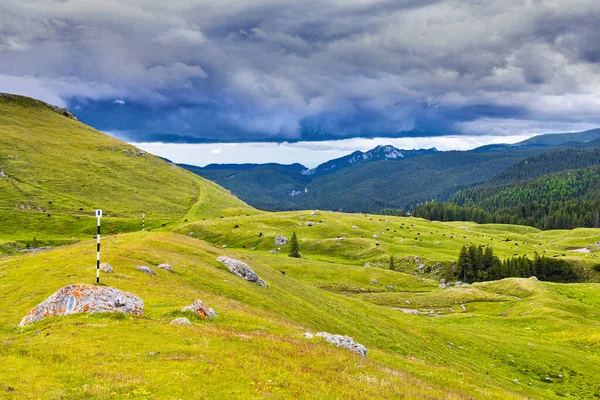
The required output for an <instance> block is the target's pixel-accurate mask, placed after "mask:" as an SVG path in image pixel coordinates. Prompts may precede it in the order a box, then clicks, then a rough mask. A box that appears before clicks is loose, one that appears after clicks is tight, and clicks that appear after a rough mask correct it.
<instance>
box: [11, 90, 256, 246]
mask: <svg viewBox="0 0 600 400" xmlns="http://www.w3.org/2000/svg"><path fill="white" fill-rule="evenodd" d="M0 171H2V172H1V174H0V192H1V193H2V196H1V197H0V242H1V241H2V240H5V238H7V237H10V240H11V241H15V240H17V241H27V242H30V241H31V240H32V239H33V237H34V236H35V237H37V239H38V240H39V241H41V242H44V241H46V240H50V239H58V238H61V239H69V240H70V239H71V238H72V237H81V236H85V237H88V235H90V234H93V233H94V232H95V219H94V218H93V215H94V210H95V209H97V208H101V209H103V210H104V215H105V218H104V232H106V233H117V232H126V231H131V230H139V229H141V214H142V213H145V214H146V219H147V226H148V227H150V228H152V227H157V226H160V225H162V224H165V223H170V222H173V221H176V220H179V219H189V220H193V219H198V218H206V217H211V216H221V215H231V214H237V213H247V212H253V211H252V209H251V208H250V207H248V206H247V205H246V204H244V203H243V202H241V201H239V200H238V199H237V198H235V197H233V196H232V195H230V194H229V193H227V192H226V191H225V190H223V189H222V188H220V187H218V186H217V185H215V184H214V183H212V182H209V181H206V180H204V179H202V178H200V177H198V176H196V175H194V174H191V173H189V172H187V171H185V170H183V169H181V168H179V167H176V166H174V165H172V164H169V163H167V162H165V161H163V160H162V159H160V158H159V157H156V156H153V155H151V154H147V153H145V152H143V151H141V150H139V149H137V148H135V147H133V146H130V145H128V144H127V143H124V142H121V141H119V140H117V139H114V138H112V137H110V136H108V135H105V134H103V133H101V132H98V131H96V130H94V129H92V128H90V127H88V126H86V125H83V124H81V123H80V122H77V121H76V120H74V119H72V118H70V117H68V116H65V115H64V114H63V112H62V111H60V110H59V111H58V112H57V111H55V110H54V109H53V108H52V107H50V106H48V105H47V104H45V103H42V102H40V101H37V100H33V99H29V98H25V97H20V96H14V95H2V96H0Z"/></svg>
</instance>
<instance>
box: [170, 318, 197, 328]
mask: <svg viewBox="0 0 600 400" xmlns="http://www.w3.org/2000/svg"><path fill="white" fill-rule="evenodd" d="M171 326H192V323H191V322H190V320H189V319H187V318H185V317H181V318H175V319H174V320H173V321H171Z"/></svg>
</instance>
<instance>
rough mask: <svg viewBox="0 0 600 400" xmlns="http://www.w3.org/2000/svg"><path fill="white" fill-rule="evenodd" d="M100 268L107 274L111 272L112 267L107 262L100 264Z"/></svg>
mask: <svg viewBox="0 0 600 400" xmlns="http://www.w3.org/2000/svg"><path fill="white" fill-rule="evenodd" d="M100 269H101V270H102V272H106V273H107V274H112V272H113V267H112V265H110V264H109V263H102V264H100Z"/></svg>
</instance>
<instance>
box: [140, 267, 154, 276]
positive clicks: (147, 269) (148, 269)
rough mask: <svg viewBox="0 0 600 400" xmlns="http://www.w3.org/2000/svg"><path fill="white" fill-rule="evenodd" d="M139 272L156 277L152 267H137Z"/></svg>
mask: <svg viewBox="0 0 600 400" xmlns="http://www.w3.org/2000/svg"><path fill="white" fill-rule="evenodd" d="M137 270H138V271H141V272H144V273H146V274H150V275H156V272H154V270H153V269H152V268H150V267H147V266H145V265H142V266H141V267H137Z"/></svg>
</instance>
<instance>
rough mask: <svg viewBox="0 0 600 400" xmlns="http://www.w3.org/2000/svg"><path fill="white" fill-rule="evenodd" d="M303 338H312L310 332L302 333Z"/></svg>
mask: <svg viewBox="0 0 600 400" xmlns="http://www.w3.org/2000/svg"><path fill="white" fill-rule="evenodd" d="M302 336H303V337H304V338H306V339H312V338H313V334H312V333H310V332H304V334H303V335H302Z"/></svg>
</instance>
